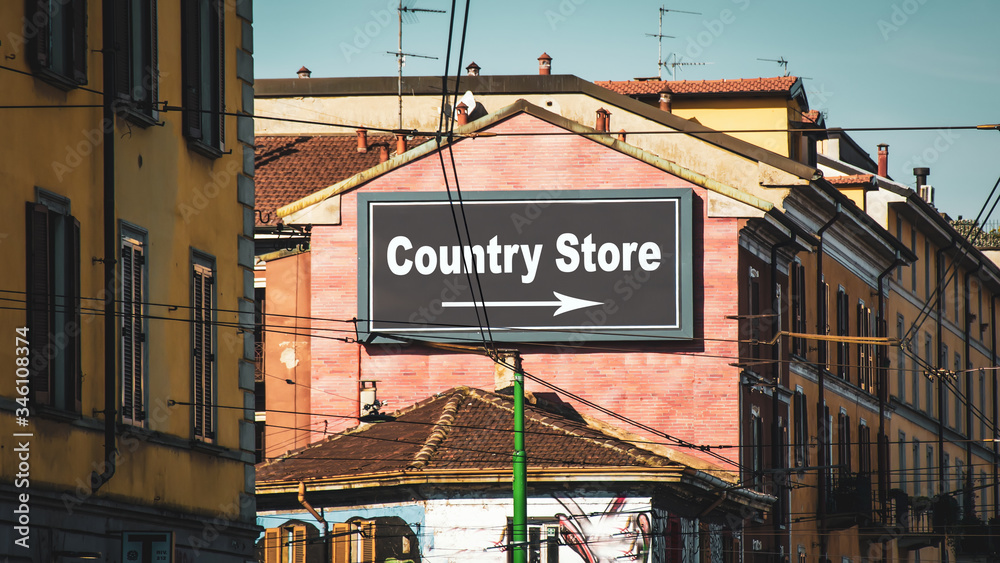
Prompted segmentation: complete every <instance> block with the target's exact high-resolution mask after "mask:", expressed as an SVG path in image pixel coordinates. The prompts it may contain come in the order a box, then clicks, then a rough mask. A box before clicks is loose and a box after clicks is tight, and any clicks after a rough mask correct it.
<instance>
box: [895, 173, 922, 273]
mask: <svg viewBox="0 0 1000 563" xmlns="http://www.w3.org/2000/svg"><path fill="white" fill-rule="evenodd" d="M917 189H918V190H919V189H920V188H917ZM896 240H898V241H899V244H903V221H902V217H900V216H899V213H896ZM896 283H898V284H900V285H902V284H903V261H902V260H900V261H899V262H897V263H896Z"/></svg>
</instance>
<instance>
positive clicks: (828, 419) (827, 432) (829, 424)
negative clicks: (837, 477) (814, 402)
mask: <svg viewBox="0 0 1000 563" xmlns="http://www.w3.org/2000/svg"><path fill="white" fill-rule="evenodd" d="M823 414H824V416H823V421H824V423H825V424H826V428H824V429H823V440H825V442H826V443H825V444H823V451H824V455H825V456H826V457H825V459H823V461H822V464H823V466H824V468H823V473H825V474H826V492H827V494H830V493H831V492H832V491H833V415H832V414H830V407H828V406H826V405H824V406H823Z"/></svg>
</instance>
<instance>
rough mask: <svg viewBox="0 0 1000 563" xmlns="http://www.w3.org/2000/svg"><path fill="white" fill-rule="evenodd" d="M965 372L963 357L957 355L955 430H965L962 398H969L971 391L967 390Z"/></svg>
mask: <svg viewBox="0 0 1000 563" xmlns="http://www.w3.org/2000/svg"><path fill="white" fill-rule="evenodd" d="M964 371H965V370H964V369H963V366H962V355H961V354H959V353H957V352H956V353H955V388H956V392H955V430H958V431H959V432H962V431H963V430H964V427H965V424H963V423H964V422H965V421H964V420H963V418H965V413H963V412H962V397H967V396H968V394H969V390H968V389H966V388H965V373H963V372H964Z"/></svg>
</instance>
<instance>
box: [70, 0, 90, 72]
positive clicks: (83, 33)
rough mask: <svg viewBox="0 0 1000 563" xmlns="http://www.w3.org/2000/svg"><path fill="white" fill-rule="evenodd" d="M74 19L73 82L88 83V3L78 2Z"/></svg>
mask: <svg viewBox="0 0 1000 563" xmlns="http://www.w3.org/2000/svg"><path fill="white" fill-rule="evenodd" d="M71 10H72V11H71V12H70V13H71V15H72V19H73V24H72V25H73V44H72V53H73V57H72V60H73V81H74V82H76V83H77V84H86V83H87V55H88V54H89V51H88V50H87V1H86V0H76V1H75V2H73V6H72V8H71Z"/></svg>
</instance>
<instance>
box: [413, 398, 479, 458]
mask: <svg viewBox="0 0 1000 563" xmlns="http://www.w3.org/2000/svg"><path fill="white" fill-rule="evenodd" d="M466 395H467V393H466V391H465V390H464V389H456V390H455V393H454V394H453V395H452V396H451V398H450V399H448V402H447V403H445V405H444V407H443V408H442V409H441V416H440V417H438V421H437V423H435V424H434V428H433V429H432V430H431V432H430V434H428V436H427V440H425V441H424V445H423V446H422V447H421V448H420V451H418V452H417V455H415V456H413V462H412V463H410V464H409V465H407V466H406V468H407V469H423V468H424V467H426V466H427V463H428V462H429V461H430V458H431V456H432V455H434V452H436V451H437V449H438V446H440V445H441V443H442V442H444V440H445V438H447V437H448V432H449V431H451V428H452V424H454V423H455V417H456V416H458V406H459V404H460V403H461V402H462V401H464V400H465V398H466Z"/></svg>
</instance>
